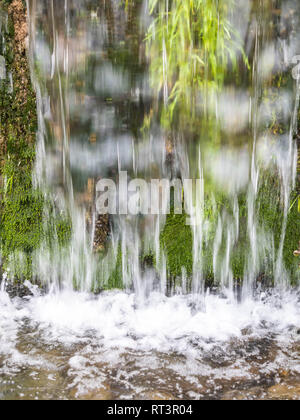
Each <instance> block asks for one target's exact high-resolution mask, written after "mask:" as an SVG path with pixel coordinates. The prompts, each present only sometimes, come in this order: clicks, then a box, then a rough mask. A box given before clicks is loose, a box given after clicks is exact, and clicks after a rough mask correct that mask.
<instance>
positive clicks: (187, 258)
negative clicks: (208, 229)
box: [160, 213, 193, 278]
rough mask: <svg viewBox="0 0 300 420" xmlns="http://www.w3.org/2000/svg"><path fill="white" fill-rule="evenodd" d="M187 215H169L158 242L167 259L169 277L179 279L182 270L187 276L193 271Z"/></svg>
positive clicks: (190, 234)
mask: <svg viewBox="0 0 300 420" xmlns="http://www.w3.org/2000/svg"><path fill="white" fill-rule="evenodd" d="M186 218H187V215H186V214H185V213H183V214H182V215H175V214H172V213H171V214H169V215H168V216H167V221H166V225H165V227H164V229H163V231H162V233H161V236H160V242H161V246H162V248H163V249H164V250H165V253H166V257H167V269H168V272H169V274H170V276H171V277H174V278H176V277H179V276H181V274H182V268H184V269H185V270H186V273H187V275H188V276H190V275H191V274H192V271H193V235H192V231H191V228H190V226H187V225H186Z"/></svg>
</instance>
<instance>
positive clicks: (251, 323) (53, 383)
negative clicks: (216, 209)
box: [0, 291, 300, 400]
mask: <svg viewBox="0 0 300 420" xmlns="http://www.w3.org/2000/svg"><path fill="white" fill-rule="evenodd" d="M34 292H35V291H34ZM299 298H300V295H299V293H297V292H293V293H284V294H281V293H280V292H277V293H276V292H272V293H266V292H264V293H260V294H258V296H257V297H256V299H255V300H250V299H249V300H247V301H245V302H243V303H240V304H237V303H235V302H234V301H233V300H232V298H231V296H225V295H224V296H221V297H220V296H215V295H209V294H207V295H206V297H205V298H202V299H201V300H199V299H198V298H196V297H194V296H180V295H178V296H174V297H171V298H166V297H165V296H162V295H160V294H152V295H151V296H149V297H148V298H147V299H146V300H145V301H143V302H140V301H137V300H136V298H135V295H133V294H125V293H122V292H109V293H104V294H101V295H99V296H93V295H89V294H81V293H75V292H71V291H70V292H67V291H66V292H63V293H60V294H49V295H44V296H43V295H40V294H39V293H36V292H35V295H34V296H32V297H30V298H23V299H20V298H15V299H10V298H9V296H8V295H7V294H6V293H4V292H2V293H1V295H0V310H1V319H0V338H1V341H0V398H1V399H15V398H17V399H75V398H76V399H297V400H299V399H300V352H299V350H300V316H299V315H300V308H299Z"/></svg>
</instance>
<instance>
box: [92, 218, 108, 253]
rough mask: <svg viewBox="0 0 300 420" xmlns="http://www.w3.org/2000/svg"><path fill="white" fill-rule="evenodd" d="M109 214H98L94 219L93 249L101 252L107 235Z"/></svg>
mask: <svg viewBox="0 0 300 420" xmlns="http://www.w3.org/2000/svg"><path fill="white" fill-rule="evenodd" d="M109 232H110V228H109V216H108V215H107V214H99V215H98V216H97V219H96V225H95V235H94V250H95V252H101V251H104V249H105V244H106V242H107V239H108V236H109Z"/></svg>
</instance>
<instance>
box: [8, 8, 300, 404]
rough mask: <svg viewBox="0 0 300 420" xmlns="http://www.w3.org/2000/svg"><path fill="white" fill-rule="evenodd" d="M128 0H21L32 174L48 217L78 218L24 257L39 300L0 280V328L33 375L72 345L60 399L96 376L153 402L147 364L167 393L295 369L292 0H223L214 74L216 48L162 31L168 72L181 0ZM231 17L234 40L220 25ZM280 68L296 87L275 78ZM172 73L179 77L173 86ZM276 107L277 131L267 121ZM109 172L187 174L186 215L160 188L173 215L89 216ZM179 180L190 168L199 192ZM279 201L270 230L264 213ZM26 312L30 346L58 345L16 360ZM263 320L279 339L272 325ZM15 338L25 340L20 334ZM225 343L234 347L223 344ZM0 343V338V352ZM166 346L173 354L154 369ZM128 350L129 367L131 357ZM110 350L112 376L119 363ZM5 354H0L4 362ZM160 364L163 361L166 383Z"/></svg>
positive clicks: (121, 392)
mask: <svg viewBox="0 0 300 420" xmlns="http://www.w3.org/2000/svg"><path fill="white" fill-rule="evenodd" d="M62 3H63V4H62ZM125 3H126V4H125ZM130 3H131V2H130V1H128V2H125V1H122V0H98V1H95V0H65V1H64V2H62V1H61V0H49V1H48V0H47V1H46V0H27V10H28V19H29V29H30V30H29V49H30V65H31V73H32V79H33V83H34V87H35V90H36V94H37V112H38V122H39V125H38V127H39V128H38V133H37V157H36V164H35V169H34V174H33V178H34V183H35V187H36V188H38V189H40V190H42V191H43V193H44V195H45V197H47V203H49V204H47V205H45V208H44V216H45V217H44V220H45V229H47V224H49V223H50V220H51V217H52V212H53V209H54V212H55V214H56V216H57V215H67V217H70V220H71V226H72V230H71V232H72V233H71V235H72V236H71V240H70V244H69V245H66V246H63V247H62V246H61V245H60V243H59V237H58V236H59V235H58V232H57V234H56V237H55V240H54V244H52V245H51V247H49V244H48V243H47V242H45V243H44V244H42V246H41V247H40V249H39V250H38V251H37V252H36V253H35V255H34V270H35V277H36V279H37V280H38V283H39V284H40V283H42V284H43V285H44V286H46V290H47V294H45V295H41V293H40V292H39V290H38V288H37V287H36V286H32V285H31V284H30V283H28V287H29V288H30V289H31V290H32V293H33V297H32V298H31V299H28V302H26V304H24V306H22V305H21V306H20V305H19V303H18V304H14V303H12V302H10V301H9V299H8V297H7V295H6V294H5V293H4V292H2V294H0V305H2V306H1V307H3V308H5V312H4V318H3V321H2V320H1V321H0V332H1V331H2V330H3V331H4V330H5V331H7V333H6V335H7V343H8V344H7V346H8V348H9V354H10V357H11V360H12V362H11V363H12V365H14V364H15V365H17V366H19V365H22V363H25V364H26V363H27V364H29V365H30V364H31V366H33V368H32V369H34V371H35V372H39V373H38V374H37V375H38V378H39V379H38V381H39V383H40V382H41V383H42V382H43V379H42V373H40V372H44V371H47V372H48V373H47V374H49V375H50V376H51V375H54V378H57V377H58V376H59V375H58V373H57V371H56V369H55V365H56V364H57V363H58V362H59V360H60V358H61V356H60V353H59V346H65V347H64V348H65V349H68V350H66V352H67V355H66V359H67V361H66V360H64V362H63V363H67V365H68V380H67V384H68V385H67V388H66V387H65V386H66V384H65V383H64V385H62V384H59V389H62V388H63V387H65V389H68V391H65V393H64V394H63V395H62V397H67V398H70V397H71V398H72V397H75V396H80V395H90V394H88V393H89V392H91V390H94V389H98V390H99V389H102V390H103V389H104V390H105V392H106V389H107V383H106V382H107V380H106V378H107V377H111V378H113V379H111V380H112V382H113V383H114V385H111V388H112V391H109V392H112V394H110V395H113V396H115V397H117V398H126V397H128V396H130V397H137V395H139V389H140V390H141V392H140V395H143V396H145V398H146V397H147V395H148V394H147V392H146V389H147V387H146V386H145V383H144V382H143V380H141V378H140V377H139V375H138V374H137V373H136V372H140V367H141V366H144V367H145V369H146V371H147V372H148V374H149V375H150V372H151V375H153V376H152V380H153V383H155V384H156V385H155V386H158V385H157V384H159V383H161V384H163V385H162V389H164V390H165V391H164V392H163V394H164V395H165V396H166V395H167V394H168V395H169V394H171V396H174V395H175V394H176V396H177V397H178V398H201V396H202V397H203V396H205V395H206V396H207V395H209V396H210V397H215V396H217V395H218V391H217V389H218V387H221V388H220V389H223V388H222V386H223V385H220V380H221V379H222V375H223V374H224V372H223V369H225V370H226V369H227V374H226V380H225V382H226V386H225V388H224V389H223V391H224V390H225V389H231V388H230V384H231V383H232V381H234V380H235V381H236V380H237V379H236V378H237V377H239V378H241V379H240V380H241V382H243V380H245V381H246V380H248V381H249V380H250V379H249V378H253V377H255V380H256V381H257V383H258V384H260V380H261V379H259V378H261V376H259V375H262V376H264V375H267V373H266V372H267V371H268V369H270V370H271V371H276V372H277V373H276V375H277V374H278V375H280V374H279V373H278V372H280V369H282V366H285V364H288V368H289V369H290V371H291V372H292V374H291V376H292V378H294V377H297V378H298V377H299V374H300V370H299V357H297V348H298V347H299V344H297V343H298V341H297V340H298V339H297V335H296V331H297V328H299V327H300V325H299V309H298V306H299V305H298V303H299V300H298V299H299V298H298V295H297V288H295V287H294V286H295V285H296V284H297V282H298V281H299V271H297V270H293V269H292V270H291V267H288V266H287V264H286V260H285V256H284V246H285V242H286V230H287V226H288V221H289V214H290V210H291V209H290V206H291V196H292V193H293V191H295V188H296V177H297V144H296V141H295V137H296V134H297V130H298V127H297V116H298V109H299V94H300V93H299V92H300V86H299V80H297V81H295V80H293V79H292V76H291V74H292V66H291V63H292V59H293V57H294V56H295V55H297V53H298V54H299V53H300V52H299V51H297V45H299V41H300V39H299V33H297V31H296V30H297V25H298V24H299V22H298V20H299V16H300V9H299V4H298V2H297V1H282V2H278V1H275V0H269V1H266V2H265V1H264V2H263V1H262V0H257V1H254V0H253V1H251V0H245V1H243V2H240V3H242V4H239V5H238V6H237V5H235V6H234V5H233V2H232V1H231V0H228V2H227V3H228V11H227V14H226V20H225V23H224V21H223V20H222V19H224V16H223V15H222V13H223V12H222V11H221V10H219V11H218V26H217V27H218V30H217V38H218V39H217V41H216V42H217V48H220V49H222V45H223V43H224V42H225V43H226V42H227V41H228V42H231V44H230V47H228V51H229V52H226V54H225V55H226V56H227V55H229V56H230V57H229V58H228V60H227V61H226V62H223V61H222V60H223V59H224V57H223V56H222V57H217V59H219V60H220V63H219V62H217V63H216V64H215V65H216V69H217V71H216V75H215V76H212V74H211V73H210V72H211V70H210V68H211V65H212V63H213V61H212V60H213V58H212V57H211V56H210V55H209V51H205V54H204V55H203V56H201V58H199V61H200V62H201V61H203V63H202V62H201V63H200V62H199V61H197V60H195V57H194V54H193V48H196V46H195V45H194V43H196V42H197V31H196V30H195V29H193V30H194V31H195V32H194V33H192V37H191V39H192V42H191V45H190V46H189V48H190V50H189V51H188V52H187V54H188V56H187V58H186V57H185V58H184V57H183V55H184V54H183V52H182V51H181V47H179V48H178V44H177V46H174V44H172V45H173V47H172V48H173V49H175V50H176V48H178V51H176V52H177V59H178V61H179V65H181V69H182V72H181V73H180V71H179V70H178V68H177V67H176V66H175V68H176V70H174V62H173V61H172V56H171V52H170V47H169V43H168V42H169V40H168V36H169V31H171V26H170V25H172V24H173V21H172V19H171V18H172V13H171V12H172V7H175V6H174V4H176V2H174V4H173V3H172V5H170V4H169V2H168V0H166V2H165V1H158V2H156V1H154V0H152V1H150V2H149V1H148V0H143V1H142V0H140V1H136V2H135V3H136V4H135V7H132V6H131V5H130ZM204 3H205V4H206V2H204ZM279 3H280V5H281V6H280V9H279V6H278V5H279ZM202 7H208V6H207V5H205V6H202ZM226 10H227V9H226ZM291 10H292V11H293V14H292V15H291V17H290V19H288V20H287V15H288V14H289V13H292V12H291ZM279 12H280V13H279ZM287 21H288V22H289V24H290V25H289V26H287ZM222 25H224V26H226V25H228V26H226V28H227V29H226V30H223V26H222ZM232 28H235V29H234V32H232V33H231V36H230V39H229V40H228V39H227V38H226V34H227V32H226V31H231V30H232ZM222 34H223V35H222ZM222 36H223V37H224V39H225V41H224V39H223V38H222ZM226 39H227V41H226ZM233 40H234V41H233ZM181 41H182V40H181ZM172 42H174V43H175V42H176V41H172ZM184 42H187V39H185V41H184ZM179 44H180V43H179ZM180 45H181V44H180ZM186 50H188V49H187V48H186ZM216 56H217V54H216ZM184 59H186V63H185V62H184ZM180 60H181V61H180ZM199 65H200V66H202V65H203V67H202V70H201V72H202V73H201V77H202V79H203V80H201V82H199V83H198V82H197V83H198V84H197V83H195V84H189V83H190V79H189V75H187V74H186V73H184V72H185V71H186V72H188V71H189V72H190V73H189V74H191V73H192V72H191V71H190V69H191V68H192V69H194V70H193V72H194V74H193V75H192V80H194V78H195V77H196V76H195V75H196V73H197V66H199ZM188 69H189V70H188ZM178 74H180V77H179V76H178ZM282 75H283V77H285V78H287V79H288V83H287V84H286V85H285V87H282V88H280V89H279V88H278V83H279V81H280V80H281V76H282ZM176 77H178V78H179V79H180V80H179V81H178V83H179V82H180V83H182V85H180V84H178V86H179V87H178V90H177V91H176V90H175V93H174V90H173V89H174V83H175V81H176V80H175V81H174V79H176ZM184 83H185V84H184ZM178 92H179V93H178ZM274 92H275V93H274ZM272 94H273V96H272ZM172 95H173V96H172ZM176 95H178V98H179V99H178V101H177V102H176V101H175V102H173V101H174V98H175V97H176ZM180 95H181V96H180ZM270 98H271V99H270ZM274 98H275V99H274ZM173 104H174V108H172V105H173ZM274 115H275V119H276V118H280V124H281V126H283V127H285V128H284V129H283V130H280V129H277V127H276V126H275V125H276V124H275V123H274ZM279 116H280V117H279ZM125 173H127V177H128V180H124V176H125V175H124V174H125ZM106 178H108V179H110V180H112V181H114V182H115V183H116V184H117V186H119V185H120V184H121V183H122V182H127V181H128V182H129V181H130V180H134V179H137V178H139V179H142V180H145V181H147V183H149V185H150V182H151V180H153V179H155V180H162V179H168V180H170V181H171V180H172V179H175V178H176V179H180V180H181V181H182V182H183V190H182V191H181V194H180V196H181V198H182V196H183V197H184V199H185V203H186V206H187V207H186V209H185V210H189V211H185V212H184V214H183V215H181V216H180V218H176V217H177V216H176V215H173V212H174V209H175V207H176V206H175V205H174V201H175V202H176V197H173V198H172V197H171V198H170V197H169V196H168V197H159V196H158V197H157V198H158V199H159V198H161V201H162V203H161V206H162V208H163V209H167V208H168V207H170V208H171V210H172V211H171V215H167V214H165V213H167V212H161V213H163V214H142V212H139V214H137V215H131V214H127V212H126V211H122V210H121V211H120V212H119V213H120V214H117V215H110V216H109V217H103V216H101V215H99V214H98V213H97V207H96V201H97V193H98V191H97V184H98V182H99V181H101V180H103V179H106ZM184 180H194V182H193V183H192V185H193V188H189V186H191V185H190V184H189V183H188V182H187V183H185V182H184ZM265 188H267V189H268V191H269V194H268V195H267V197H266V198H265V197H264V196H263V194H264V191H265ZM175 194H176V193H175ZM292 197H293V196H292ZM118 199H119V200H120V209H122V207H124V206H126V207H127V201H126V199H127V197H126V196H122V194H121V193H120V195H119V196H118ZM276 205H277V206H278V207H277V208H279V209H280V210H281V223H280V232H278V231H276V230H275V229H274V228H273V227H272V226H270V224H268V221H267V220H265V219H264V218H263V217H262V216H261V213H262V211H263V210H264V209H265V208H268V209H272V207H274V208H275V206H276ZM174 220H181V221H182V220H183V221H184V222H183V226H182V223H181V224H178V223H177V224H176V223H175V224H174V227H172V226H173V225H172V221H174ZM52 228H53V229H55V226H54V225H52ZM176 229H178V231H176ZM180 229H184V234H182V233H181V231H180ZM276 229H278V228H277V227H276ZM170 230H171V232H172V233H173V234H174V237H175V243H176V246H173V242H174V240H173V242H172V244H171V246H169V247H168V245H166V241H167V240H168V234H169V232H170ZM101 235H102V236H101ZM99 237H100V239H99ZM177 237H178V239H177ZM166 238H167V239H166ZM299 239H300V238H299ZM189 240H190V241H191V244H189ZM180 241H186V243H180ZM189 248H190V249H189ZM185 250H186V252H187V254H188V253H190V255H188V257H187V258H186V260H187V261H188V263H187V262H186V261H185V256H183V255H182V253H183V252H185ZM176 252H178V257H176V255H175V253H176ZM172 257H175V262H174V261H171V260H172ZM181 262H182V264H181ZM172 264H173V265H174V266H175V268H174V267H173V265H172ZM180 264H181V265H180ZM295 265H296V262H295ZM267 285H268V286H270V285H272V286H274V288H273V291H270V290H269V289H266V287H265V286H267ZM109 289H113V290H110V291H109V292H108V291H107V290H109ZM116 289H119V290H116ZM120 289H121V290H122V291H120ZM75 291H76V292H81V293H75ZM90 292H96V294H99V296H96V294H95V295H90ZM273 308H277V309H276V311H275V310H274V311H273ZM10 319H13V321H10ZM24 320H26V321H24ZM18 322H21V323H22V325H23V323H26V322H27V323H28V325H29V326H30V327H29V328H33V325H36V324H35V323H37V324H38V325H39V327H38V328H37V329H36V330H35V331H34V333H33V335H32V340H33V342H34V341H35V340H40V341H41V342H43V343H46V345H50V344H51V345H53V346H54V347H53V348H54V349H55V350H53V354H52V355H50V354H47V355H46V356H45V355H44V356H43V357H42V358H41V359H40V360H39V362H37V359H35V357H34V355H33V356H24V352H23V350H22V349H19V348H17V345H16V343H17V342H18V337H17V334H16V330H17V329H18ZM287 329H288V331H289V333H287V334H290V335H291V336H293V338H290V339H289V341H288V344H286V346H285V347H284V349H283V350H282V351H279V352H278V353H276V354H277V355H276V356H274V358H273V359H272V362H270V364H269V361H268V360H267V359H266V360H265V358H264V356H262V354H263V352H264V350H260V351H261V353H260V354H259V356H258V357H257V361H256V362H255V363H256V364H255V363H254V365H255V366H252V368H253V369H252V370H251V368H250V367H249V368H248V363H249V358H250V359H251V357H254V355H253V354H252V353H251V351H250V350H249V352H248V353H247V351H248V350H247V351H246V350H245V354H243V356H242V357H241V360H240V361H238V356H237V355H238V345H237V344H234V342H235V343H238V342H240V344H241V343H242V344H241V345H245V346H247V345H248V346H249V348H250V347H251V343H252V342H255V343H257V346H258V347H259V346H260V347H259V348H260V349H265V351H266V352H267V353H268V357H272V356H270V355H271V353H272V349H274V348H275V347H276V346H279V347H280V344H278V343H281V344H282V343H283V342H284V340H285V339H286V335H285V332H286V330H287ZM270 331H272V334H273V335H274V337H276V338H275V339H274V340H273V339H271V338H270V339H268V338H267V337H268V334H269V332H270ZM89 332H92V334H90V333H89ZM61 337H63V338H61ZM295 337H296V338H295ZM22 340H25V341H26V340H27V341H26V345H27V346H28V348H32V346H33V347H34V344H33V342H31V341H30V340H29V339H28V338H26V337H24V336H23V335H22ZM28 340H29V341H30V342H29V341H28ZM247 340H249V341H247ZM272 340H273V341H272ZM49 343H50V344H49ZM220 343H226V346H225V347H226V349H225V350H224V348H223V349H222V345H221V344H220ZM245 343H247V344H245ZM24 346H25V344H24ZM72 346H73V347H72ZM235 346H236V347H235ZM272 346H273V347H272ZM297 346H298V347H297ZM74 348H76V349H75V350H74ZM93 349H97V350H96V351H95V352H94V350H93ZM3 352H4V351H3V348H1V347H0V357H1V354H2V353H3ZM150 352H152V353H150ZM199 352H200V353H201V355H202V356H201V357H200V356H199ZM289 352H290V353H291V354H293V357H291V359H289V360H288V358H287V354H288V353H289ZM166 353H168V354H169V357H170V360H169V361H168V362H167V364H166V367H163V368H162V360H163V358H164V356H162V354H166ZM20 354H22V357H21V359H20ZM172 354H173V355H174V357H173V356H172ZM181 354H184V355H185V357H186V360H185V362H184V363H183V362H182V360H181V359H180V357H181V356H180V355H181ZM212 354H215V356H211V355H212ZM272 354H273V353H272ZM132 355H134V356H132ZM145 355H148V356H147V357H149V359H148V361H146V356H145ZM217 355H219V357H220V360H222V362H220V364H218V362H217V361H216V359H217ZM26 357H27V358H28V360H27V359H26ZM113 357H115V360H118V362H115V361H114V360H113ZM131 357H134V360H135V361H134V366H133V367H128V366H127V365H126V360H131ZM18 358H19V359H18ZM259 358H261V359H260V361H258V359H259ZM25 359H26V360H25ZM213 359H214V360H213ZM0 360H1V359H0ZM20 360H21V361H20ZM251 360H252V359H251ZM39 363H40V364H39ZM116 364H117V368H118V371H119V372H121V373H120V375H117V377H114V373H113V366H115V365H116ZM123 364H124V366H126V367H125V368H124V367H122V365H123ZM15 365H14V366H15ZM41 365H42V366H43V368H41ZM92 366H94V367H95V370H96V371H97V369H98V370H99V372H98V371H97V372H98V373H97V374H95V373H94V372H93V370H92ZM186 366H190V367H191V374H190V375H186V372H185V371H186V370H189V369H186ZM10 368H11V365H10V364H9V362H8V361H6V362H5V369H6V372H7V371H9V372H10ZM160 369H161V373H158V371H159V370H160ZM243 370H244V371H245V372H246V373H245V375H244V376H243ZM208 371H209V372H208ZM49 372H50V373H49ZM222 372H223V374H222ZM253 372H255V373H253ZM262 372H263V373H262ZM1 374H4V373H3V371H1V369H0V375H1ZM43 374H44V373H43ZM122 375H123V376H122ZM164 375H166V376H168V375H170V382H169V384H167V382H165V379H164ZM276 375H275V376H276ZM293 375H294V376H293ZM122 378H123V379H122ZM199 378H202V379H201V383H200V382H198V384H197V385H196V382H197V381H199ZM203 378H204V379H203ZM223 379H224V378H223ZM57 381H58V380H57ZM185 381H187V382H186V383H188V385H186V384H185ZM209 381H211V383H212V384H213V385H209V383H210V382H209ZM56 383H58V382H56ZM175 383H177V385H176V386H175ZM114 387H115V388H114ZM226 387H227V388H226ZM253 387H254V385H253ZM176 388H177V390H175V389H176ZM70 390H71V391H70ZM72 390H73V391H72ZM74 390H75V391H74ZM223 391H222V392H223ZM1 392H3V390H1V386H0V395H1ZM51 392H52V391H51V390H50V391H49V395H53V394H51ZM69 392H71V394H70V393H69ZM72 392H74V394H73V395H72ZM224 392H225V391H224ZM253 392H256V391H253ZM266 392H267V393H268V391H267V390H266V389H265V388H264V390H263V394H262V395H261V394H260V396H261V397H266V396H268V394H266ZM30 395H31V394H30ZM34 395H35V396H36V394H34V392H33V394H32V395H31V396H34ZM152 396H153V395H152ZM248 396H249V395H248ZM256 396H257V395H256ZM148 397H149V395H148ZM150 397H151V396H150ZM250 397H251V395H250Z"/></svg>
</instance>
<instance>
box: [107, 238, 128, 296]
mask: <svg viewBox="0 0 300 420" xmlns="http://www.w3.org/2000/svg"><path fill="white" fill-rule="evenodd" d="M103 289H104V290H113V289H120V290H123V289H124V284H123V274H122V250H121V246H119V248H118V253H117V260H116V264H115V268H114V270H113V272H112V273H111V275H110V276H109V279H108V281H107V283H106V284H105V285H104V286H103Z"/></svg>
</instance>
